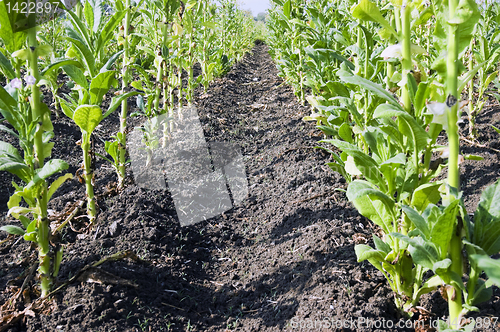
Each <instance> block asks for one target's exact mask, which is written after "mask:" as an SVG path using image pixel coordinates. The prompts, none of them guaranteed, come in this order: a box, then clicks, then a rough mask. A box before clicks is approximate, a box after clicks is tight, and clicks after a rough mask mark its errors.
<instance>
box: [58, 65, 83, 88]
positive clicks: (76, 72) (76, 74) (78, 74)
mask: <svg viewBox="0 0 500 332" xmlns="http://www.w3.org/2000/svg"><path fill="white" fill-rule="evenodd" d="M62 68H63V70H64V72H66V74H67V75H68V76H69V77H70V78H71V79H72V80H73V81H75V83H76V84H78V85H79V86H81V87H82V88H84V89H88V88H89V83H88V81H87V78H86V77H85V75H84V74H83V71H82V70H81V69H80V68H78V67H77V66H75V65H72V64H70V65H64V66H62Z"/></svg>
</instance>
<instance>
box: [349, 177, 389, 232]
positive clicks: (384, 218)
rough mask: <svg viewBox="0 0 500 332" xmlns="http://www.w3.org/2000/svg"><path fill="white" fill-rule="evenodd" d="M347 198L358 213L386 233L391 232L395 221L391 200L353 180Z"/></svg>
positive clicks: (364, 182) (362, 182) (359, 181)
mask: <svg viewBox="0 0 500 332" xmlns="http://www.w3.org/2000/svg"><path fill="white" fill-rule="evenodd" d="M347 198H348V199H349V201H351V202H352V203H353V204H354V206H355V207H356V209H358V211H359V213H361V214H362V215H363V216H365V217H366V218H368V219H370V220H371V221H373V222H374V223H375V224H377V225H378V226H380V227H381V228H382V229H383V230H384V231H385V232H386V233H389V232H390V231H391V230H392V228H393V226H392V225H393V223H394V221H395V219H396V217H395V214H394V200H393V199H392V198H390V197H389V196H387V195H386V194H384V193H383V192H381V191H380V190H378V189H375V188H373V187H372V186H371V185H370V184H369V183H368V182H366V181H362V180H354V181H353V182H351V183H350V184H349V187H348V188H347Z"/></svg>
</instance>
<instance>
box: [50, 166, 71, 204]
mask: <svg viewBox="0 0 500 332" xmlns="http://www.w3.org/2000/svg"><path fill="white" fill-rule="evenodd" d="M72 178H73V174H71V173H66V174H64V175H62V176H60V177H58V178H57V179H56V180H54V182H52V184H51V185H50V187H49V192H48V194H47V199H48V200H50V198H51V197H52V195H54V193H55V192H56V190H57V189H58V188H59V187H60V186H61V185H62V184H63V183H64V182H66V180H69V179H72Z"/></svg>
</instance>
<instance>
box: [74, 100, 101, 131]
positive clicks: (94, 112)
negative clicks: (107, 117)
mask: <svg viewBox="0 0 500 332" xmlns="http://www.w3.org/2000/svg"><path fill="white" fill-rule="evenodd" d="M73 121H75V123H76V124H77V126H78V127H80V129H81V130H82V131H83V132H84V133H86V134H92V132H93V131H94V129H95V127H97V126H98V125H99V123H100V122H101V121H102V110H101V108H100V107H99V106H95V105H82V106H79V107H78V108H77V109H76V110H75V114H74V115H73Z"/></svg>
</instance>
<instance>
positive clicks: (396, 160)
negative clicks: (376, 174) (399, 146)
mask: <svg viewBox="0 0 500 332" xmlns="http://www.w3.org/2000/svg"><path fill="white" fill-rule="evenodd" d="M404 164H406V155H405V154H404V153H398V154H397V155H395V156H394V157H392V158H389V159H387V160H386V161H384V162H382V163H381V164H380V165H404Z"/></svg>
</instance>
